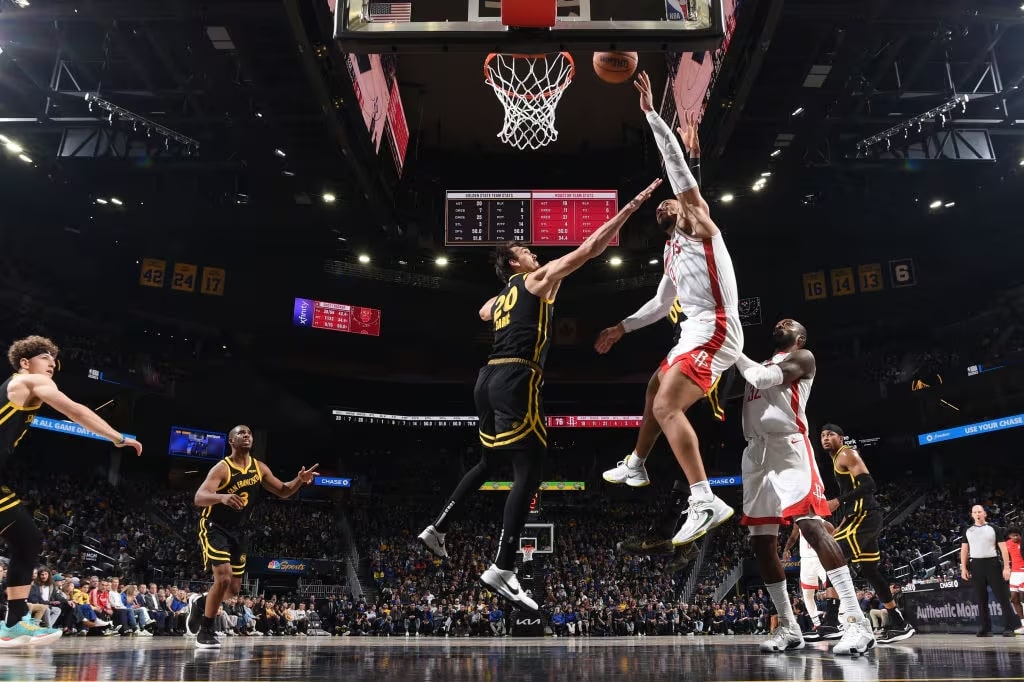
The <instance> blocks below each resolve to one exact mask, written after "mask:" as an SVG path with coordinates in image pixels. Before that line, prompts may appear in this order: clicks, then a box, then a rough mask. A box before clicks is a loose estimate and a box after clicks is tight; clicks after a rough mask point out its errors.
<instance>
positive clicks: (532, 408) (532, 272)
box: [419, 180, 661, 611]
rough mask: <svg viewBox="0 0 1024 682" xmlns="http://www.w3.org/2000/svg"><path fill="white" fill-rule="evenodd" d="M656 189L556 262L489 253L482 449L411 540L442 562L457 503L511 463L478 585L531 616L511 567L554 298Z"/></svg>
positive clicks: (529, 476) (529, 477) (531, 604)
mask: <svg viewBox="0 0 1024 682" xmlns="http://www.w3.org/2000/svg"><path fill="white" fill-rule="evenodd" d="M660 184H661V181H660V180H655V181H654V182H653V183H651V184H650V185H649V186H648V187H647V189H645V190H644V191H643V192H641V193H640V194H638V195H637V196H636V197H634V198H633V200H632V201H630V202H629V203H628V204H626V206H624V207H623V208H622V210H621V211H619V212H618V214H616V215H615V217H614V218H612V219H611V220H609V221H608V222H607V223H605V224H604V225H602V226H601V227H599V228H598V229H597V230H596V231H595V232H594V233H593V234H591V235H590V236H589V237H587V238H586V239H585V240H584V241H583V244H581V245H580V246H579V247H578V248H576V249H575V250H574V251H572V252H570V253H568V254H566V255H565V256H562V257H561V258H556V259H555V260H553V261H551V262H549V263H546V264H544V265H541V264H540V261H539V260H538V259H537V256H535V255H534V254H533V253H532V252H531V251H530V249H528V248H527V247H525V246H522V245H519V244H515V243H509V244H505V245H503V246H499V247H498V248H497V250H496V253H495V271H496V273H497V275H498V278H499V279H500V280H501V282H502V284H503V285H504V288H503V289H502V291H501V293H500V294H498V295H497V296H495V297H494V298H492V299H491V300H489V301H488V302H487V303H485V304H484V306H483V307H482V308H481V309H480V318H481V319H482V320H484V321H486V322H492V324H493V327H494V345H493V346H492V350H491V355H490V358H489V359H488V361H487V364H486V365H485V366H484V367H483V368H482V369H481V370H480V374H479V375H478V377H477V382H476V387H475V388H474V391H473V399H474V402H475V403H476V408H477V415H478V419H479V430H480V444H481V446H482V453H481V458H480V463H479V464H477V465H476V466H475V467H473V468H472V469H471V470H470V471H469V472H467V473H466V475H465V476H464V477H463V478H462V481H460V482H459V485H458V486H457V487H456V488H455V491H454V492H453V493H452V495H451V496H450V497H449V498H448V501H447V502H446V503H445V505H444V507H443V508H442V510H441V513H440V515H439V516H438V517H437V520H436V521H434V523H433V524H431V525H429V526H427V527H426V529H424V530H423V532H422V533H420V535H419V538H420V541H421V542H423V544H424V545H426V547H427V549H428V550H430V551H431V552H432V553H434V554H435V555H437V556H440V557H442V558H447V556H448V551H447V549H446V548H445V544H444V536H445V533H446V532H447V530H448V523H449V522H450V521H451V520H452V518H453V512H458V511H459V510H460V509H461V503H462V501H463V500H464V499H465V498H466V497H467V496H468V495H469V494H470V493H472V492H473V491H475V490H478V489H479V488H480V486H481V484H483V482H484V481H485V480H487V477H488V475H489V474H490V472H491V469H492V468H493V467H494V466H496V465H499V464H504V463H505V462H507V461H509V460H511V463H512V467H513V469H514V471H515V483H514V485H513V486H512V490H511V492H510V493H509V495H508V499H507V500H506V502H505V513H504V518H503V522H502V529H501V535H500V536H499V538H498V555H497V557H496V558H495V559H494V563H492V564H491V565H490V566H489V567H488V568H487V570H485V571H484V572H483V574H482V575H481V576H480V582H482V583H483V584H484V585H485V586H486V587H487V588H488V589H491V590H494V591H495V592H497V593H498V594H500V595H502V596H503V597H505V598H506V599H508V600H509V601H511V602H513V603H516V604H518V605H519V606H522V607H524V608H526V609H530V610H533V611H536V610H537V603H536V602H535V601H533V599H531V598H530V596H529V595H527V594H526V591H525V590H524V589H523V588H522V587H520V585H519V580H518V579H517V578H516V575H515V573H514V572H513V571H512V567H513V565H514V563H515V557H516V552H517V551H518V550H519V534H520V532H521V531H522V529H523V524H525V523H526V516H527V514H528V513H529V511H530V499H531V498H532V497H533V494H534V493H535V492H536V491H537V487H538V486H539V485H540V481H541V476H542V475H543V467H544V455H545V454H546V453H547V445H548V443H547V425H546V424H545V423H544V410H543V399H542V397H541V390H540V389H541V386H542V385H543V383H544V363H545V361H546V359H547V351H548V347H549V346H550V345H551V335H550V329H551V319H552V315H553V310H554V303H555V297H556V296H558V291H559V289H560V288H561V286H562V280H564V279H565V278H566V277H568V276H569V275H570V274H572V273H573V272H575V271H576V270H578V269H579V268H580V267H582V266H583V264H584V263H586V262H587V261H589V260H591V259H592V258H596V257H597V256H599V255H600V254H601V253H603V252H604V250H605V249H606V248H607V247H608V244H609V242H611V240H612V238H613V237H615V235H616V234H618V232H619V230H620V229H621V228H622V226H623V225H624V224H625V222H626V219H627V218H629V216H630V215H632V214H633V212H635V211H636V210H637V209H638V208H640V205H641V204H643V202H644V201H646V200H647V199H648V198H649V197H650V196H651V193H652V192H653V191H654V190H655V189H656V188H657V187H658V185H660ZM502 455H504V457H502ZM499 457H501V458H500V459H499Z"/></svg>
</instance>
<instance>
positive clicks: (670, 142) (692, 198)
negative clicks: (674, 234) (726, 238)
mask: <svg viewBox="0 0 1024 682" xmlns="http://www.w3.org/2000/svg"><path fill="white" fill-rule="evenodd" d="M633 85H634V86H635V87H636V89H637V91H638V92H639V93H640V109H641V110H642V111H643V112H644V115H645V116H646V117H647V122H648V123H649V124H650V126H651V130H652V131H653V132H654V141H655V142H657V144H658V149H659V150H660V151H661V158H662V159H663V160H664V161H665V175H666V176H668V182H669V185H670V186H671V187H672V192H673V193H674V194H675V195H676V199H678V200H679V202H680V203H681V204H682V205H683V206H684V207H685V208H686V210H687V211H688V212H689V214H690V218H691V219H692V221H693V222H694V224H695V228H696V234H695V236H697V237H705V236H712V235H714V234H715V233H717V232H718V226H717V225H715V223H714V221H713V220H711V213H710V210H709V209H708V203H707V202H706V201H704V197H703V196H701V193H700V186H699V183H698V182H697V178H696V177H694V175H693V173H692V172H691V171H690V167H689V166H688V165H687V164H686V156H685V155H684V154H683V149H682V147H680V146H679V141H678V140H677V139H676V137H675V135H673V134H672V129H671V128H669V126H668V124H667V123H665V121H663V120H662V118H661V116H659V115H658V112H656V111H655V110H654V97H653V95H652V90H651V79H650V77H649V76H648V75H647V72H646V71H642V72H641V73H640V75H639V76H637V78H636V80H635V81H634V82H633ZM694 137H696V129H694Z"/></svg>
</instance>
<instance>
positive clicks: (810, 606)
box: [804, 588, 821, 627]
mask: <svg viewBox="0 0 1024 682" xmlns="http://www.w3.org/2000/svg"><path fill="white" fill-rule="evenodd" d="M814 592H815V590H808V589H806V588H805V589H804V606H805V607H807V616H808V617H809V618H810V619H811V622H812V623H814V627H818V626H819V625H821V616H819V615H818V603H817V602H816V601H814Z"/></svg>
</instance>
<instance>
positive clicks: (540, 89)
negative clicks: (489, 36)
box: [484, 52, 576, 149]
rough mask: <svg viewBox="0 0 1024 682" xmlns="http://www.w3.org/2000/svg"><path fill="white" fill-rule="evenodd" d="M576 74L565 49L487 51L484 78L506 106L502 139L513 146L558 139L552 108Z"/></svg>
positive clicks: (525, 146) (537, 146) (534, 145)
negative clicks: (522, 52)
mask: <svg viewBox="0 0 1024 682" xmlns="http://www.w3.org/2000/svg"><path fill="white" fill-rule="evenodd" d="M575 75H576V64H575V62H573V59H572V55H571V54H569V53H568V52H553V53H549V54H502V53H493V52H492V53H491V54H489V55H487V59H485V60H484V79H485V80H486V81H487V84H488V85H490V86H491V88H492V89H493V90H494V94H495V95H497V97H498V101H499V102H501V105H502V107H504V108H505V125H504V126H503V127H502V129H501V132H500V133H498V137H499V138H501V141H502V142H505V143H506V144H510V145H512V146H513V147H515V148H516V149H540V148H541V147H543V146H545V145H548V144H551V143H552V142H554V141H555V140H557V139H558V131H557V130H556V129H555V109H556V108H557V107H558V100H560V99H561V98H562V93H564V92H565V89H566V88H567V87H569V83H571V82H572V79H573V76H575Z"/></svg>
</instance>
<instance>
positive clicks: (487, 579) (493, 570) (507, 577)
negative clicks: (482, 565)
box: [480, 564, 538, 611]
mask: <svg viewBox="0 0 1024 682" xmlns="http://www.w3.org/2000/svg"><path fill="white" fill-rule="evenodd" d="M480 582H482V583H483V584H484V586H485V587H488V588H490V589H492V590H494V591H495V592H497V593H498V594H500V595H501V596H502V597H504V598H505V599H508V600H509V601H510V602H513V603H515V604H518V605H519V606H522V607H523V608H524V609H529V610H531V611H537V610H538V609H537V602H535V601H534V600H533V599H531V598H530V596H529V595H527V594H526V590H524V589H523V588H522V586H521V585H520V584H519V579H518V578H516V574H515V572H514V571H503V570H501V569H500V568H498V567H497V566H495V565H494V564H491V565H490V566H488V567H487V570H486V571H484V572H483V573H481V574H480Z"/></svg>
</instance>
